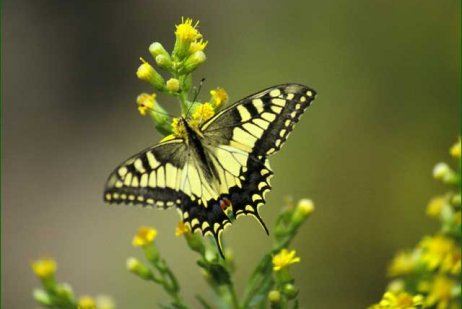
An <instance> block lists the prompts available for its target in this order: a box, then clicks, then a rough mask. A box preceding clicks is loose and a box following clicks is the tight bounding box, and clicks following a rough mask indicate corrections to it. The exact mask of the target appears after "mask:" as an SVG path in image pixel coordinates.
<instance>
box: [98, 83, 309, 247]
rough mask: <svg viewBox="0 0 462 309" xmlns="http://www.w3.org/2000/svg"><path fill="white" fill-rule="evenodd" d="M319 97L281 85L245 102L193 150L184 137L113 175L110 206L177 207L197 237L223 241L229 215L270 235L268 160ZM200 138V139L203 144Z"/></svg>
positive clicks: (210, 124) (208, 129) (209, 127)
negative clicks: (263, 212) (252, 221)
mask: <svg viewBox="0 0 462 309" xmlns="http://www.w3.org/2000/svg"><path fill="white" fill-rule="evenodd" d="M315 96H316V92H315V91H314V90H313V89H310V88H309V87H306V86H304V85H300V84H284V85H278V86H274V87H271V88H268V89H266V90H263V91H261V92H259V93H256V94H254V95H251V96H249V97H247V98H244V99H242V100H240V101H238V102H237V103H235V104H233V105H231V106H230V107H228V108H226V109H224V110H222V111H221V112H219V113H218V114H216V115H215V116H214V117H212V118H211V119H210V120H208V121H207V122H205V123H204V124H203V125H202V126H201V127H200V128H199V132H198V134H197V135H196V134H195V133H193V132H192V131H191V135H194V136H192V137H193V139H194V138H195V139H197V140H198V142H195V143H191V142H190V141H188V142H187V141H186V140H184V139H182V138H177V139H173V140H169V141H166V142H162V143H160V144H158V145H156V146H153V147H150V148H148V149H145V150H144V151H142V152H140V153H138V154H136V155H134V156H133V157H131V158H129V159H128V160H126V161H125V162H124V163H122V164H121V165H120V166H118V167H117V168H116V169H115V170H114V172H113V173H112V174H111V175H110V176H109V179H108V181H107V184H106V189H105V193H104V199H105V201H107V202H110V203H126V204H141V205H143V206H157V207H161V208H168V207H172V206H175V207H176V208H177V209H178V210H179V211H180V213H181V216H182V219H183V221H184V223H185V224H187V225H188V226H189V227H190V228H191V230H192V231H193V232H195V231H201V232H202V234H204V235H213V236H214V237H215V239H216V241H217V243H218V247H219V250H220V253H221V254H222V252H221V244H220V234H221V233H222V231H223V230H224V228H225V227H226V226H227V225H229V224H231V220H230V216H233V217H239V216H240V215H251V216H253V217H255V218H256V219H257V220H258V222H260V224H261V225H262V227H263V228H264V229H265V231H266V232H268V230H267V228H266V226H265V224H264V222H263V220H262V219H261V217H260V214H259V212H258V209H259V207H260V206H262V205H264V203H265V194H266V193H267V192H268V191H269V190H270V189H271V185H270V178H271V177H272V175H273V172H272V171H271V168H270V166H269V162H268V157H269V156H270V155H271V154H273V153H275V152H276V151H278V150H279V149H280V148H281V147H282V145H283V144H284V142H285V141H286V139H287V137H288V135H289V134H290V132H291V131H292V130H293V127H294V125H295V124H296V123H297V122H298V120H299V119H300V116H301V115H302V114H303V112H304V111H305V110H306V108H307V107H308V106H309V105H310V103H311V102H312V101H313V100H314V98H315ZM199 136H200V137H199Z"/></svg>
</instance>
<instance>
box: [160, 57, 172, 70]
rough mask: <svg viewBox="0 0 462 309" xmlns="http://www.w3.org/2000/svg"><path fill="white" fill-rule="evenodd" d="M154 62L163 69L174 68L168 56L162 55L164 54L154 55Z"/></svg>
mask: <svg viewBox="0 0 462 309" xmlns="http://www.w3.org/2000/svg"><path fill="white" fill-rule="evenodd" d="M156 63H157V65H158V66H159V67H160V68H162V69H164V70H169V71H170V70H172V69H174V67H173V64H172V60H171V59H170V57H167V56H164V55H158V56H156Z"/></svg>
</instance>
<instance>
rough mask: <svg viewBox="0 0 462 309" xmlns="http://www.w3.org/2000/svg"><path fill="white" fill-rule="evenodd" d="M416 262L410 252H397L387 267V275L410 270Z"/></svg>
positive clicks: (401, 273) (394, 275)
mask: <svg viewBox="0 0 462 309" xmlns="http://www.w3.org/2000/svg"><path fill="white" fill-rule="evenodd" d="M415 262H416V258H415V256H414V255H413V254H412V253H411V252H404V251H403V252H399V253H398V254H397V255H396V256H395V257H394V258H393V260H392V262H391V264H390V266H389V267H388V275H389V276H391V277H396V276H400V275H404V274H408V273H410V272H412V270H413V269H414V266H415Z"/></svg>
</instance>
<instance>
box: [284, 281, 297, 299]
mask: <svg viewBox="0 0 462 309" xmlns="http://www.w3.org/2000/svg"><path fill="white" fill-rule="evenodd" d="M283 292H284V294H285V295H286V296H287V298H288V299H293V298H295V297H296V296H297V294H298V289H297V288H296V287H295V286H294V285H293V284H292V283H287V284H286V285H284V288H283Z"/></svg>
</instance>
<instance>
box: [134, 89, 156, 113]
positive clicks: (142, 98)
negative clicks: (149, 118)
mask: <svg viewBox="0 0 462 309" xmlns="http://www.w3.org/2000/svg"><path fill="white" fill-rule="evenodd" d="M155 103H156V94H155V93H153V94H147V93H142V94H140V95H139V96H138V97H137V98H136V104H138V111H139V112H140V114H141V116H145V115H146V112H148V111H151V110H152V109H153V108H154V104H155Z"/></svg>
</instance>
